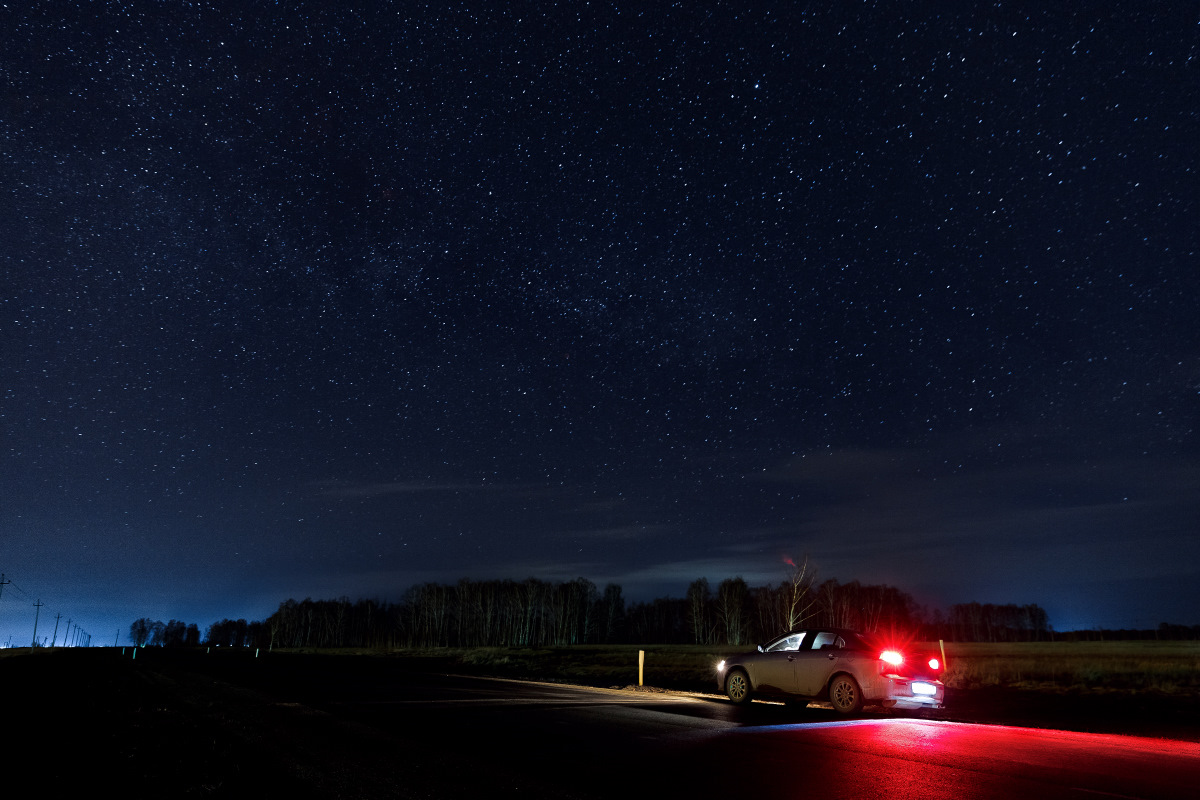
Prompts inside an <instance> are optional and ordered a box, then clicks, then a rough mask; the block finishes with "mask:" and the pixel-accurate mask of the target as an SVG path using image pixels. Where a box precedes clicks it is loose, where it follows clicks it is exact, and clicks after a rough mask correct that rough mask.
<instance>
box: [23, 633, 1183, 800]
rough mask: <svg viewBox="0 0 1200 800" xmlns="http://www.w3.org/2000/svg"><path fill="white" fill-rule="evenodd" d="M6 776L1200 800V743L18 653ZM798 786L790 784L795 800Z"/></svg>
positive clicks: (369, 793) (391, 665) (462, 791)
mask: <svg viewBox="0 0 1200 800" xmlns="http://www.w3.org/2000/svg"><path fill="white" fill-rule="evenodd" d="M0 686H4V687H5V690H6V691H5V701H4V706H3V707H4V708H5V711H6V714H5V737H4V740H3V742H2V744H0V785H2V786H3V787H4V788H5V789H6V790H8V792H9V793H10V794H12V795H13V796H17V795H20V794H27V793H32V792H43V791H45V790H46V789H53V790H54V791H55V793H56V794H58V796H85V795H88V794H91V793H95V792H97V791H101V790H106V791H109V792H111V791H113V790H116V791H117V793H118V794H119V795H120V796H121V797H123V798H162V797H189V796H191V797H224V798H241V797H254V798H261V797H288V798H289V800H305V799H306V798H313V799H314V800H316V799H318V798H322V799H323V798H460V797H464V798H465V797H470V798H479V797H484V798H487V799H488V800H498V798H521V800H541V799H542V798H554V800H564V799H565V798H578V799H579V800H592V799H594V798H625V797H628V798H634V799H635V800H640V798H660V797H662V798H692V797H694V798H714V800H715V799H716V798H722V797H737V798H752V797H758V796H764V797H769V796H786V797H796V796H801V795H802V796H804V797H809V798H822V799H824V798H855V799H856V800H857V799H858V798H886V799H887V800H904V799H905V798H922V800H929V798H956V799H957V800H970V799H971V798H1014V797H1016V798H1022V800H1035V799H1036V798H1075V797H1078V798H1096V797H1109V798H1113V797H1118V798H1119V797H1136V798H1189V800H1192V799H1193V798H1196V797H1200V742H1198V741H1185V740H1181V739H1157V738H1148V737H1138V736H1123V735H1113V734H1095V733H1079V732H1067V731H1060V730H1048V729H1034V728H1020V727H1005V726H1001V725H979V724H969V723H965V722H958V721H948V720H946V719H926V718H913V717H903V716H894V715H888V714H884V713H883V712H876V711H870V710H868V711H867V712H865V713H863V714H860V715H856V716H855V717H853V718H850V719H845V718H841V717H838V716H837V715H835V714H834V712H832V711H831V710H829V709H822V708H816V707H808V708H802V707H796V706H785V705H782V704H769V703H757V702H756V703H752V704H751V705H749V706H734V705H732V704H730V703H729V702H728V701H726V700H725V699H723V698H720V697H717V696H715V695H703V694H683V693H666V692H649V691H646V692H642V691H632V690H605V689H588V688H582V687H574V686H564V685H561V684H547V683H533V682H523V681H510V680H501V679H494V678H480V677H461V676H447V675H439V674H430V673H429V672H428V671H423V670H422V669H418V668H413V667H411V666H405V665H404V664H403V662H398V661H396V660H394V659H385V658H349V657H329V658H324V657H315V656H314V657H300V656H292V657H273V658H262V659H257V658H249V657H228V658H218V657H211V658H210V657H206V656H202V655H200V654H188V653H183V654H172V653H169V652H157V653H156V652H150V651H147V652H143V653H142V654H141V657H139V658H137V659H136V660H134V659H132V658H131V657H130V656H129V655H124V656H122V655H121V654H120V653H118V652H116V651H109V652H103V651H96V652H80V653H68V654H51V655H48V656H47V655H34V656H24V657H17V658H0ZM781 793H782V794H781Z"/></svg>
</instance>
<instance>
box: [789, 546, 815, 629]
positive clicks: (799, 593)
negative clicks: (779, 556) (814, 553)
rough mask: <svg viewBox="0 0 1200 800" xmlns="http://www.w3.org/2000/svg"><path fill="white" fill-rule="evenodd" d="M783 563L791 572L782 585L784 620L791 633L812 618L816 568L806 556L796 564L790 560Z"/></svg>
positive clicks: (813, 613)
mask: <svg viewBox="0 0 1200 800" xmlns="http://www.w3.org/2000/svg"><path fill="white" fill-rule="evenodd" d="M784 561H785V562H786V563H787V565H788V566H789V567H791V571H790V572H789V573H788V579H787V582H786V583H785V584H784V599H785V602H786V604H787V605H786V610H785V619H786V621H787V630H789V631H792V630H795V629H796V628H799V627H801V626H802V625H804V622H805V621H806V620H808V619H810V618H812V617H814V616H816V611H815V610H814V609H815V608H816V605H817V596H816V593H815V592H813V591H812V587H813V581H815V580H816V578H817V568H816V567H815V566H812V565H810V564H809V563H808V556H807V555H805V556H804V558H803V559H802V560H801V561H800V563H799V564H797V563H796V562H795V561H793V560H792V559H791V558H786V559H784Z"/></svg>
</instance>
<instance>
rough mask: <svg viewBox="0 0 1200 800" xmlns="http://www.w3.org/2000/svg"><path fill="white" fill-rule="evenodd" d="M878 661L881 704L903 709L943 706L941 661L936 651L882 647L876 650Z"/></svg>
mask: <svg viewBox="0 0 1200 800" xmlns="http://www.w3.org/2000/svg"><path fill="white" fill-rule="evenodd" d="M878 662H879V675H880V681H881V684H882V687H881V688H882V692H881V694H882V697H881V698H880V701H881V702H882V703H883V705H885V706H887V707H890V708H904V709H915V708H942V707H943V706H944V704H945V699H946V686H945V684H943V683H942V670H943V666H944V665H943V664H942V662H941V659H940V658H939V657H938V656H937V655H936V654H934V653H921V652H915V651H912V650H909V649H901V648H885V649H882V650H881V651H880V653H879V658H878Z"/></svg>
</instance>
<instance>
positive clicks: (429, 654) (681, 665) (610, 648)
mask: <svg viewBox="0 0 1200 800" xmlns="http://www.w3.org/2000/svg"><path fill="white" fill-rule="evenodd" d="M920 647H921V648H923V649H928V650H930V651H934V652H936V651H938V649H939V647H938V643H937V642H933V643H932V644H925V645H920ZM743 649H745V648H739V647H721V646H715V645H705V646H692V645H647V646H642V647H639V646H637V645H607V646H601V645H578V646H574V647H546V648H478V649H471V650H428V651H420V652H412V651H403V652H398V653H396V655H401V656H404V657H410V658H417V659H430V660H437V661H440V662H441V666H442V667H443V668H445V669H448V670H457V671H462V672H467V673H476V674H489V675H496V676H501V677H512V678H529V679H536V680H552V681H562V682H571V683H580V684H584V685H589V686H622V687H624V686H633V685H637V683H638V651H639V650H642V651H644V652H645V661H644V667H643V682H644V684H645V685H646V686H649V687H659V688H664V689H686V690H691V691H711V692H715V691H716V671H715V667H716V664H717V662H718V661H720V660H721V658H723V657H724V656H726V655H728V654H730V653H734V652H737V651H739V650H743ZM945 651H946V662H947V664H946V672H945V675H944V681H945V683H946V685H947V686H948V687H950V688H952V689H979V688H1008V689H1023V690H1033V691H1042V692H1064V691H1072V692H1079V691H1083V692H1096V693H1102V692H1125V693H1128V692H1155V693H1165V694H1189V695H1200V642H1145V641H1142V642H1062V643H1060V642H1024V643H1010V644H986V643H955V642H947V643H945Z"/></svg>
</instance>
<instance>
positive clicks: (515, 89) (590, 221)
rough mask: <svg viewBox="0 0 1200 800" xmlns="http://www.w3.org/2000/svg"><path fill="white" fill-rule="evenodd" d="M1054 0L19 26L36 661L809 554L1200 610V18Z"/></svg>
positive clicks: (39, 11)
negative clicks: (139, 631)
mask: <svg viewBox="0 0 1200 800" xmlns="http://www.w3.org/2000/svg"><path fill="white" fill-rule="evenodd" d="M1042 5H1043V4H1017V3H1007V2H1006V3H995V4H991V5H986V6H985V5H979V6H975V5H974V4H962V3H949V2H945V3H940V2H938V3H935V2H913V3H873V2H869V3H862V2H851V0H838V1H837V2H827V3H810V4H775V3H765V4H755V3H749V2H738V3H729V4H717V3H687V4H670V5H669V4H667V3H622V4H618V5H617V6H615V7H614V6H609V5H607V4H597V3H591V4H585V3H583V2H563V3H558V4H507V3H478V4H476V5H475V6H472V5H470V4H468V5H462V4H447V5H445V6H443V5H440V4H436V3H430V4H415V3H384V2H365V3H364V2H358V3H354V2H346V3H342V2H336V3H335V2H332V1H331V2H326V3H307V4H305V3H278V4H277V3H265V2H256V1H254V0H242V1H241V2H229V1H228V0H219V1H218V2H204V3H201V2H148V1H147V2H78V1H76V2H71V3H67V2H61V1H59V0H55V1H54V2H49V1H47V2H17V3H11V2H10V3H8V4H7V5H4V6H0V76H2V79H3V80H2V84H0V91H2V97H3V105H2V107H0V114H2V118H0V154H2V162H0V163H2V170H3V172H2V173H0V174H2V176H3V181H2V183H0V358H2V361H0V368H2V373H0V377H2V381H0V392H2V394H0V430H2V441H0V571H2V572H3V573H4V574H5V577H6V579H7V580H11V581H12V582H13V583H12V584H9V585H5V586H3V588H2V589H0V591H2V594H0V644H4V643H6V642H8V641H10V640H11V641H12V643H13V644H14V645H15V644H21V645H26V644H28V643H29V638H28V637H29V636H30V633H31V630H32V625H33V621H34V606H33V603H34V601H36V600H39V599H40V600H41V601H42V602H43V603H45V606H44V607H43V608H42V609H41V612H40V613H41V617H40V620H41V621H40V623H39V638H41V636H43V635H46V636H49V635H50V630H49V628H48V627H46V626H48V625H52V624H53V620H54V615H55V614H62V622H63V624H65V622H66V619H67V618H71V619H73V620H74V621H75V622H76V623H77V624H80V625H82V626H83V627H84V628H85V629H86V630H87V631H88V632H90V633H91V634H92V635H93V643H94V644H113V643H114V641H116V640H117V639H118V631H119V639H120V643H121V644H126V643H127V642H128V640H127V634H128V629H129V624H130V623H131V622H132V621H133V620H134V619H136V618H138V617H143V616H148V617H151V618H155V619H161V620H163V621H167V620H168V619H180V620H183V621H185V622H192V623H196V624H197V625H199V627H200V628H201V631H203V630H204V628H205V627H207V625H209V624H211V623H212V622H214V621H216V620H218V619H221V618H224V617H230V618H238V617H245V618H248V619H252V620H253V619H264V618H265V617H266V616H267V615H269V614H270V613H271V612H272V611H274V610H275V608H276V607H277V606H278V605H279V603H280V602H282V601H283V600H286V599H288V598H289V597H291V598H295V599H297V600H300V599H303V598H304V597H313V598H314V599H318V598H319V599H331V598H335V597H339V596H343V595H345V596H348V597H349V598H351V599H358V598H364V597H372V598H378V599H383V600H398V599H399V598H400V597H401V596H402V594H403V592H404V591H405V590H406V589H407V588H408V587H410V586H412V585H413V584H417V583H421V582H425V581H437V582H454V581H457V580H458V579H459V578H464V577H466V578H514V579H523V578H526V577H530V576H533V577H538V578H541V579H544V580H570V579H573V578H575V577H580V576H582V577H585V578H587V579H589V580H591V581H592V582H594V583H595V584H596V585H597V586H598V587H599V588H603V586H604V585H605V584H606V583H608V582H615V583H618V584H620V585H621V586H622V587H623V589H624V593H625V596H626V598H627V599H628V600H645V599H650V598H653V597H657V596H664V595H667V596H675V597H680V596H683V595H684V593H685V592H686V588H687V585H688V584H689V583H690V582H692V581H693V580H695V579H697V578H700V577H707V578H708V579H709V580H710V582H712V583H713V584H714V585H715V584H716V583H717V582H719V581H720V580H722V579H724V578H729V577H734V576H737V575H740V576H742V577H744V578H745V579H746V580H747V582H748V583H750V584H751V585H752V586H753V585H761V584H763V583H768V582H769V583H778V582H779V581H781V580H783V578H784V577H785V574H786V570H787V567H786V565H785V564H784V563H783V559H784V558H785V557H787V556H791V557H794V558H800V557H802V556H804V555H805V554H807V555H808V556H809V557H810V559H811V561H812V563H814V564H815V565H816V566H817V567H818V568H819V576H818V577H819V579H825V578H837V579H839V580H841V581H843V582H846V581H850V580H860V581H863V582H870V583H887V584H890V585H894V586H897V587H899V588H901V589H902V590H904V591H907V592H910V593H911V594H912V595H913V596H914V597H915V598H916V599H917V600H918V601H919V602H921V603H923V604H926V605H928V606H930V607H939V608H943V609H945V608H948V607H949V605H950V604H952V603H956V602H966V601H980V602H995V603H1037V604H1039V605H1041V606H1042V607H1043V608H1045V609H1046V611H1047V612H1048V614H1049V616H1050V622H1051V623H1052V624H1053V625H1054V627H1055V628H1057V629H1058V630H1071V629H1077V628H1089V627H1096V626H1104V627H1130V626H1136V627H1154V626H1156V625H1157V624H1158V623H1159V622H1163V621H1168V622H1174V623H1182V624H1195V623H1200V530H1198V529H1200V439H1198V437H1197V419H1198V416H1200V311H1198V309H1197V305H1198V301H1200V269H1198V267H1200V259H1198V256H1200V234H1198V230H1200V225H1198V224H1197V223H1198V221H1200V197H1198V191H1197V188H1198V183H1197V181H1198V178H1200V175H1198V170H1197V162H1198V155H1200V147H1198V144H1200V11H1197V8H1196V6H1195V4H1194V3H1191V2H1164V3H1147V2H1142V1H1141V0H1137V1H1131V2H1126V3H1086V4H1066V5H1064V4H1046V5H1048V6H1049V8H1043V7H1042ZM48 619H49V620H50V622H47V620H48ZM58 635H59V639H60V641H61V638H62V632H61V630H60V632H59V634H58Z"/></svg>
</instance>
